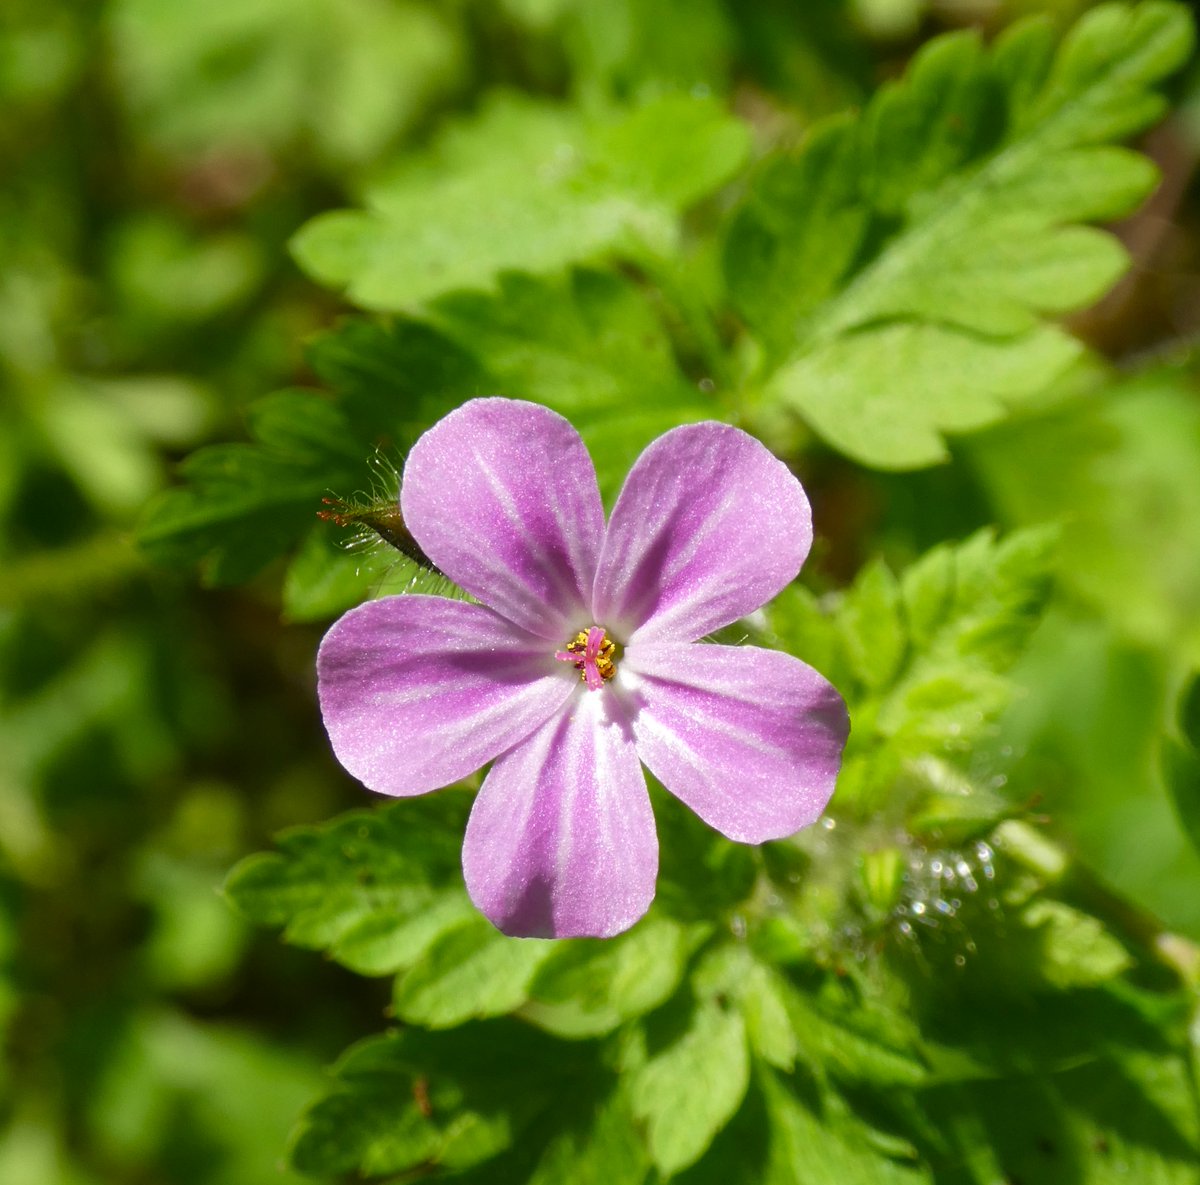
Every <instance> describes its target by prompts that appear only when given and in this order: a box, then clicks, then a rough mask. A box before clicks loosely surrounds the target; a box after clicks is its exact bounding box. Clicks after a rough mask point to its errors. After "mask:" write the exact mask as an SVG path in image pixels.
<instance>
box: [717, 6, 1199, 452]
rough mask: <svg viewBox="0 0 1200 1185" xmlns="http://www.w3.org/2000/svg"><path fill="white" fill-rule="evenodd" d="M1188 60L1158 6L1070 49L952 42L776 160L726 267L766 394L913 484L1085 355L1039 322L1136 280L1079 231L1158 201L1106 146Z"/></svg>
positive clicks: (1110, 23) (941, 42)
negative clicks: (948, 442)
mask: <svg viewBox="0 0 1200 1185" xmlns="http://www.w3.org/2000/svg"><path fill="white" fill-rule="evenodd" d="M1190 47H1191V26H1190V22H1189V21H1188V18H1187V16H1186V15H1185V13H1184V11H1183V10H1182V9H1181V8H1180V7H1178V6H1177V5H1174V4H1170V3H1154V2H1152V3H1145V4H1141V5H1138V6H1137V7H1135V8H1127V7H1125V6H1123V5H1115V4H1114V5H1105V6H1101V7H1100V8H1098V9H1096V10H1095V11H1093V12H1091V13H1089V14H1088V15H1087V16H1086V17H1085V18H1083V20H1081V21H1080V23H1079V25H1078V26H1077V27H1076V28H1075V29H1074V30H1073V31H1072V32H1071V34H1069V35H1068V37H1067V38H1066V39H1065V40H1064V42H1063V43H1062V45H1061V46H1060V47H1059V48H1058V49H1057V51H1055V49H1054V43H1053V33H1052V31H1051V28H1050V26H1049V25H1048V24H1045V23H1042V22H1036V21H1035V22H1031V23H1028V24H1023V25H1017V26H1014V27H1013V28H1012V29H1010V30H1008V31H1007V32H1006V33H1005V34H1004V35H1003V36H1002V37H1001V38H999V39H998V41H997V43H996V44H995V45H994V46H993V47H992V48H991V49H990V51H986V52H985V51H984V50H983V48H982V47H981V44H980V42H979V40H978V38H976V37H974V36H971V35H967V34H961V35H957V36H950V37H943V38H939V39H938V40H936V41H934V42H931V43H930V44H929V45H927V46H926V47H925V48H924V49H923V50H922V52H921V53H920V54H918V55H917V57H916V58H915V59H914V61H913V63H912V65H911V67H910V69H909V72H908V75H907V76H906V78H905V79H904V81H903V82H901V83H898V84H896V85H895V86H892V87H887V88H884V89H883V90H881V91H880V92H879V94H878V95H877V96H876V98H875V99H874V100H873V101H872V103H871V104H870V105H869V106H868V108H867V109H866V110H865V111H864V112H863V114H862V115H861V116H860V117H859V118H858V119H856V120H847V119H844V118H843V119H838V120H835V121H834V122H832V123H831V124H829V125H826V126H823V127H822V128H820V129H818V130H815V131H814V132H813V133H812V134H811V137H810V139H809V141H808V142H807V143H806V144H805V145H804V146H803V147H802V148H801V150H799V151H798V152H795V153H793V154H787V155H782V156H779V157H777V158H770V159H768V160H767V161H766V162H764V164H763V165H762V167H761V169H760V171H759V173H758V175H757V176H756V178H755V180H754V182H753V184H752V185H751V187H750V189H749V191H748V193H747V195H746V197H745V199H744V201H743V204H742V206H741V208H740V210H739V211H738V213H737V214H736V216H735V217H734V219H733V221H732V222H731V224H730V227H729V232H728V236H727V239H726V245H725V270H726V275H727V279H728V283H729V285H730V289H731V292H732V293H733V296H734V299H735V300H736V301H737V304H738V307H739V310H740V312H741V313H742V315H743V316H744V317H745V318H746V320H747V322H748V323H749V324H750V326H751V327H752V328H753V329H755V330H756V331H757V332H758V333H759V334H760V335H761V337H762V339H763V341H764V343H765V346H766V351H767V359H768V367H767V369H766V370H765V371H764V373H763V375H762V378H761V380H760V381H762V382H763V383H764V384H765V387H766V392H765V398H767V399H770V400H777V401H780V402H782V403H783V404H785V405H786V406H788V407H790V408H791V409H793V410H794V411H796V412H798V413H799V414H800V415H802V416H803V417H804V419H805V420H806V422H807V423H808V424H810V425H811V426H812V427H813V428H814V429H815V430H816V431H817V432H818V433H819V434H820V435H821V436H822V437H823V438H824V439H826V440H827V441H829V442H830V443H831V444H832V445H833V446H834V447H835V448H837V449H838V450H839V451H842V452H845V453H847V454H848V455H850V456H852V457H854V458H856V459H858V460H860V461H863V462H865V463H867V464H871V465H877V466H881V467H885V468H912V467H916V466H920V465H925V464H929V463H930V462H933V461H937V460H939V459H941V458H943V457H944V456H945V449H944V444H943V441H942V436H943V434H944V433H946V432H963V431H967V430H970V429H973V428H978V427H980V426H981V425H983V424H986V423H990V422H993V421H995V420H997V419H1000V418H1001V417H1002V416H1003V415H1004V414H1005V405H1006V404H1012V403H1015V402H1019V401H1022V400H1025V399H1028V398H1029V397H1030V396H1032V395H1035V394H1036V393H1037V392H1038V391H1040V390H1042V389H1043V388H1044V387H1045V386H1047V384H1048V383H1049V382H1050V381H1051V380H1053V379H1054V378H1055V377H1056V376H1057V375H1058V374H1060V373H1061V372H1062V371H1063V370H1064V368H1065V367H1066V366H1067V365H1068V364H1069V363H1070V362H1071V360H1072V358H1073V357H1075V356H1076V354H1077V352H1078V346H1077V345H1076V344H1075V343H1074V342H1072V341H1071V339H1069V338H1067V337H1066V336H1064V335H1063V333H1062V331H1061V330H1058V329H1054V328H1050V327H1047V326H1044V325H1041V324H1040V323H1039V315H1040V314H1046V313H1050V314H1058V313H1063V312H1069V311H1071V310H1073V309H1078V308H1081V307H1083V306H1085V305H1087V304H1090V303H1091V302H1093V301H1094V300H1096V299H1097V297H1099V296H1100V295H1101V294H1103V292H1104V291H1105V290H1106V289H1107V288H1108V287H1109V286H1110V285H1111V284H1112V283H1113V281H1114V280H1115V279H1116V278H1117V277H1118V276H1119V275H1120V274H1121V272H1122V271H1123V270H1124V269H1125V267H1126V259H1125V256H1124V252H1123V251H1122V250H1121V248H1120V247H1119V246H1118V245H1117V244H1116V242H1115V241H1114V240H1113V239H1112V238H1111V237H1109V236H1108V235H1106V234H1103V233H1101V232H1099V231H1096V230H1092V229H1089V228H1087V227H1082V226H1077V225H1073V224H1075V223H1079V222H1087V221H1098V220H1102V219H1112V218H1114V217H1118V216H1120V215H1122V214H1125V213H1128V212H1129V210H1131V209H1132V208H1133V207H1134V206H1135V205H1137V203H1138V202H1139V201H1141V199H1142V198H1144V197H1145V196H1146V194H1147V193H1148V192H1149V191H1150V189H1151V188H1152V187H1153V185H1154V182H1155V172H1154V169H1153V167H1152V166H1151V165H1150V164H1149V163H1148V162H1147V161H1146V160H1145V159H1144V158H1142V157H1140V156H1138V155H1136V154H1135V153H1132V152H1129V151H1126V150H1124V149H1120V148H1115V147H1111V146H1109V142H1110V141H1114V140H1120V139H1123V138H1125V137H1127V136H1129V135H1131V134H1133V133H1134V132H1136V131H1139V130H1140V129H1141V128H1143V127H1145V126H1146V125H1147V124H1148V123H1150V122H1152V121H1153V120H1154V119H1156V118H1157V117H1158V116H1159V115H1160V114H1161V112H1162V108H1163V101H1162V99H1161V97H1160V96H1159V95H1158V94H1157V93H1156V92H1155V90H1154V88H1155V86H1156V85H1157V84H1158V83H1160V82H1161V80H1162V79H1163V78H1164V77H1165V76H1166V75H1168V74H1170V73H1171V72H1173V71H1174V70H1175V69H1177V68H1178V66H1179V65H1180V64H1181V63H1182V62H1183V61H1184V60H1185V58H1186V57H1187V55H1188V52H1189V50H1190ZM829 244H833V245H834V246H833V249H832V250H830V249H829Z"/></svg>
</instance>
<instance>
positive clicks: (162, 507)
mask: <svg viewBox="0 0 1200 1185" xmlns="http://www.w3.org/2000/svg"><path fill="white" fill-rule="evenodd" d="M248 416H249V420H250V432H251V435H252V436H253V437H254V440H255V443H254V444H225V445H213V446H211V447H209V448H204V449H201V450H200V451H199V452H196V453H193V454H192V455H191V456H190V457H189V458H188V459H187V460H186V461H185V462H184V463H183V465H182V466H181V474H182V476H183V477H184V478H185V479H186V480H187V482H188V484H187V485H184V486H180V487H177V488H175V489H170V490H166V491H164V492H163V493H162V494H160V495H159V496H158V497H157V498H156V499H155V500H154V501H153V502H152V503H151V504H150V506H148V507H147V509H146V511H145V514H144V516H143V521H142V526H141V529H140V531H139V533H138V542H139V544H140V545H141V546H142V548H143V549H144V550H145V551H146V552H147V553H148V554H149V555H150V556H151V558H152V559H154V560H156V561H157V562H160V563H168V564H180V563H197V562H198V563H200V564H201V565H202V568H203V571H204V574H205V576H206V578H207V579H208V580H209V581H210V582H211V583H213V584H234V583H237V582H239V581H242V580H247V579H249V578H250V577H251V576H253V575H254V573H255V572H257V571H258V570H259V569H260V568H261V567H262V566H263V565H264V564H265V563H266V562H267V561H268V560H270V559H271V558H273V557H274V556H276V555H278V554H279V553H280V552H281V551H283V550H285V549H286V548H287V547H289V546H291V545H292V544H293V543H294V542H295V541H296V540H297V539H298V538H299V537H300V536H301V535H302V534H303V533H304V532H305V530H306V529H308V528H309V527H310V526H311V524H312V521H313V519H314V517H315V515H316V513H317V510H319V509H320V505H321V498H322V496H323V495H324V494H325V493H326V492H327V491H328V490H329V489H330V488H331V487H336V486H338V485H349V484H350V483H351V482H353V481H354V480H355V476H356V474H357V473H358V471H359V468H360V466H361V463H362V458H361V456H360V448H359V446H358V444H357V442H356V441H355V439H354V436H353V434H352V432H351V429H350V426H349V424H348V423H347V421H346V418H345V416H344V415H343V414H342V412H341V410H340V409H339V408H337V407H336V406H335V405H334V404H332V403H330V402H329V401H328V400H326V399H322V398H321V397H320V396H318V395H313V394H309V393H306V392H302V391H285V392H281V393H279V394H277V395H272V396H269V397H268V398H266V399H262V400H260V401H259V402H258V403H256V404H254V405H252V406H251V408H250V409H249V412H248Z"/></svg>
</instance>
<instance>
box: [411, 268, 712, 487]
mask: <svg viewBox="0 0 1200 1185" xmlns="http://www.w3.org/2000/svg"><path fill="white" fill-rule="evenodd" d="M496 287H497V291H496V292H494V293H482V292H470V293H454V294H452V295H449V296H446V297H443V298H442V299H440V300H438V301H437V302H436V303H435V304H434V305H433V306H432V307H431V308H430V310H429V311H428V316H429V319H430V322H431V323H432V325H433V326H435V327H436V329H437V331H438V333H440V334H443V335H445V337H446V338H447V339H448V340H449V341H451V342H453V343H456V344H457V345H458V346H459V348H461V349H462V350H464V351H466V350H469V351H471V352H472V353H473V354H474V355H475V357H476V358H477V359H478V365H479V368H480V370H481V371H483V373H484V374H485V375H486V378H484V379H481V380H479V383H478V387H477V389H482V390H486V391H488V392H489V393H494V394H498V395H507V396H510V397H512V398H517V399H532V400H535V401H536V402H539V403H544V404H546V405H547V406H548V407H552V408H554V409H555V410H556V411H558V412H561V413H562V414H563V415H564V416H566V417H567V418H568V419H570V420H571V422H572V423H573V424H574V425H575V427H576V428H578V429H579V431H580V433H581V434H582V436H583V438H584V441H585V442H586V443H587V445H588V447H589V450H590V452H591V454H592V457H593V460H594V461H595V464H596V472H597V477H598V478H599V481H600V487H601V491H602V492H603V493H604V495H605V496H606V497H607V498H612V497H614V496H615V494H616V492H617V490H618V489H619V488H620V485H621V482H622V481H623V480H624V478H625V474H626V473H627V472H628V470H629V467H630V465H631V464H632V463H633V461H634V460H635V459H636V458H637V456H638V454H639V453H640V452H641V450H642V449H643V448H644V447H645V446H646V445H647V444H649V442H650V441H651V440H652V439H654V438H655V437H656V436H658V435H660V434H662V433H663V432H666V431H668V430H669V429H670V428H673V427H676V426H677V425H679V424H681V423H686V422H689V421H693V420H700V419H706V418H713V417H714V415H715V414H719V412H718V410H717V409H716V408H715V406H714V405H713V404H712V403H710V402H709V401H707V400H705V399H704V398H703V396H702V395H701V394H700V392H699V391H698V390H697V389H696V386H695V385H694V384H693V383H691V382H689V381H687V380H686V379H685V378H684V376H683V374H682V373H681V372H680V369H679V365H678V363H677V361H676V358H675V353H674V343H673V342H672V340H671V337H670V336H669V334H668V332H667V328H666V326H665V325H664V324H663V320H662V316H661V312H660V309H659V308H658V307H656V305H655V302H654V301H653V299H652V297H651V295H650V294H649V293H648V292H646V291H645V290H644V289H642V288H640V287H638V286H637V285H635V284H634V283H632V282H631V281H629V280H628V279H625V278H622V277H620V276H616V275H612V274H610V273H606V272H599V271H594V270H588V269H583V268H576V269H572V270H570V271H568V272H566V273H564V274H562V275H556V276H550V277H538V276H532V275H528V274H526V273H523V272H504V273H501V274H500V276H499V277H498V278H497V281H496ZM631 384H632V385H635V386H636V389H637V399H636V401H634V402H631V400H630V392H631V390H632V386H631Z"/></svg>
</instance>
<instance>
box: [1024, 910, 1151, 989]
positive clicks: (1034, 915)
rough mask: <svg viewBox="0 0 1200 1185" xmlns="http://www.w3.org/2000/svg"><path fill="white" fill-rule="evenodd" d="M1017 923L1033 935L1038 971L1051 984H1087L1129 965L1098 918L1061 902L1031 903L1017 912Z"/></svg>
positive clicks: (1122, 969)
mask: <svg viewBox="0 0 1200 1185" xmlns="http://www.w3.org/2000/svg"><path fill="white" fill-rule="evenodd" d="M1021 924H1022V925H1023V926H1026V927H1028V928H1029V929H1030V930H1032V931H1033V932H1034V934H1035V935H1036V936H1037V939H1038V943H1039V946H1040V958H1039V959H1038V961H1037V967H1038V971H1039V972H1040V974H1041V975H1042V976H1044V977H1045V979H1046V981H1047V982H1048V983H1050V984H1051V985H1053V986H1054V987H1057V988H1072V987H1089V986H1091V985H1093V984H1099V983H1103V982H1104V981H1105V980H1107V979H1113V978H1115V977H1116V976H1118V975H1120V973H1121V972H1122V971H1125V970H1127V969H1128V968H1129V967H1131V966H1132V965H1133V959H1132V958H1131V957H1130V954H1129V952H1128V951H1127V950H1126V949H1125V948H1124V947H1123V946H1122V945H1121V943H1119V942H1118V941H1117V940H1116V939H1115V938H1114V937H1113V936H1112V935H1111V934H1109V933H1108V931H1107V930H1106V929H1105V928H1104V925H1103V923H1102V922H1101V921H1100V920H1099V919H1098V918H1094V917H1091V916H1090V915H1089V914H1085V913H1081V912H1080V911H1079V910H1077V909H1072V908H1071V907H1070V906H1069V905H1065V904H1064V903H1063V902H1061V901H1051V900H1049V899H1047V898H1039V899H1038V900H1036V901H1033V902H1031V903H1030V904H1029V905H1027V906H1026V907H1025V909H1024V910H1023V911H1022V912H1021Z"/></svg>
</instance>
